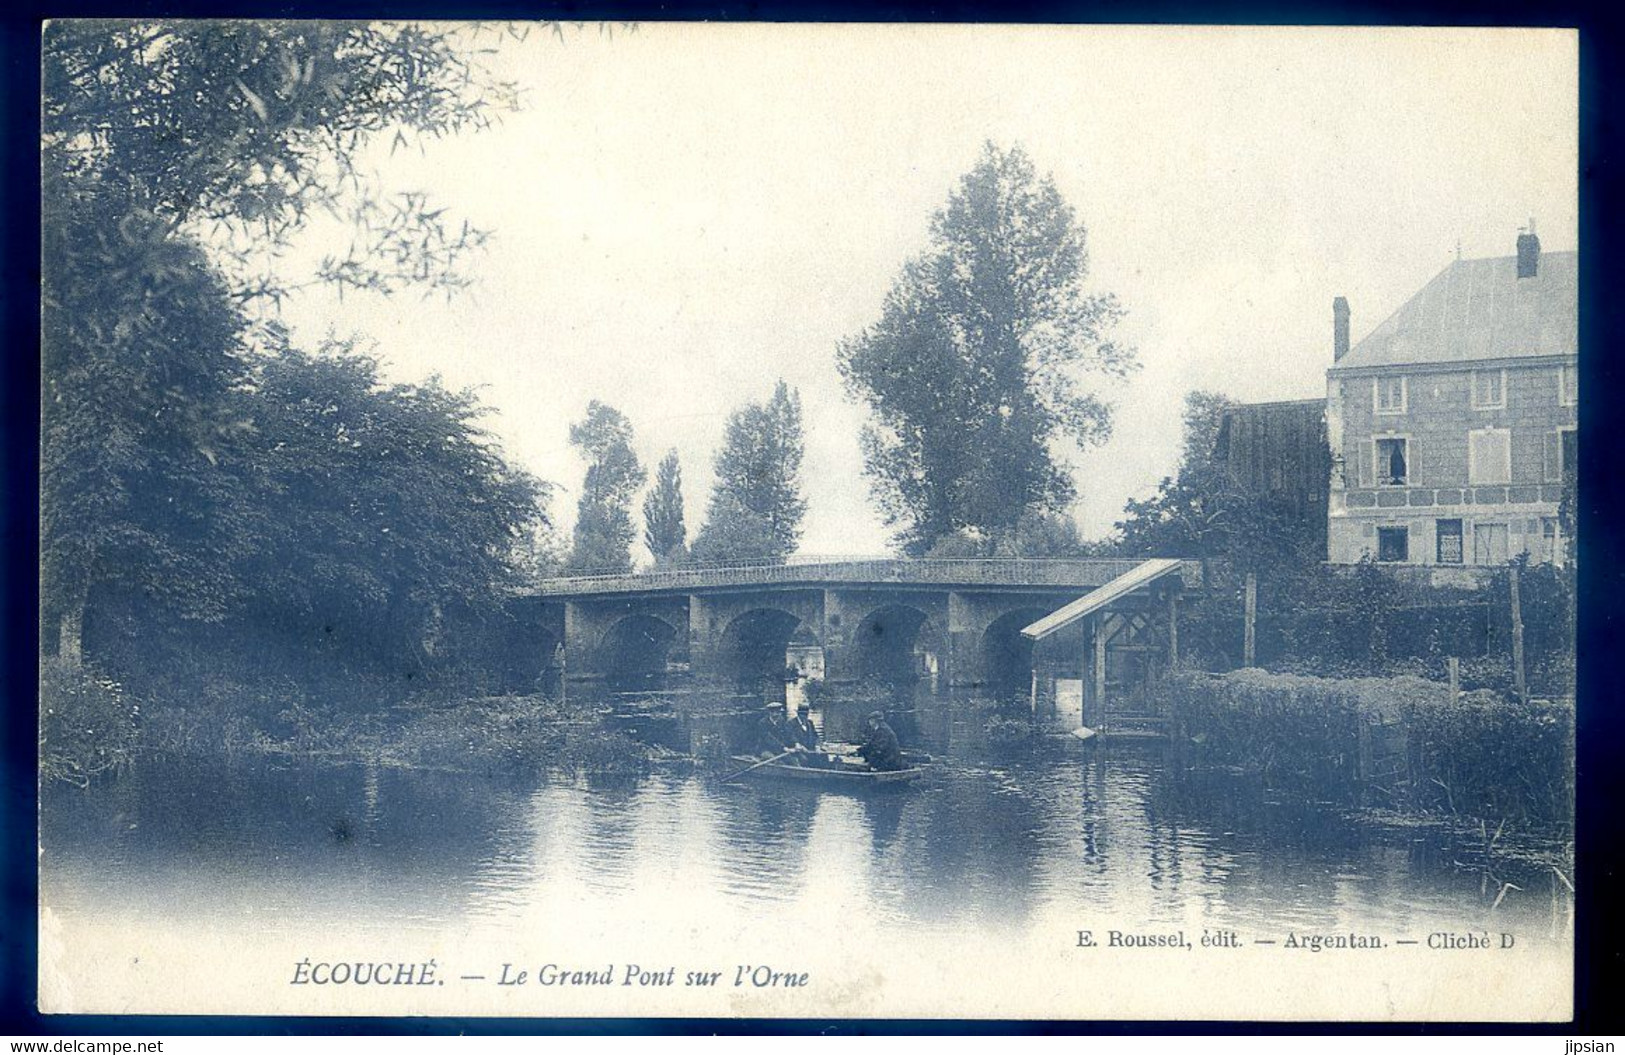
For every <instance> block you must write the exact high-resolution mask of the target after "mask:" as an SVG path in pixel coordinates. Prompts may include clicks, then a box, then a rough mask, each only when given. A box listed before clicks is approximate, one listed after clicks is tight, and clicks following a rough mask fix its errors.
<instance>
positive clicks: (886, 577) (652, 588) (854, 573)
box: [521, 558, 1201, 598]
mask: <svg viewBox="0 0 1625 1055" xmlns="http://www.w3.org/2000/svg"><path fill="white" fill-rule="evenodd" d="M1141 563H1142V561H1140V560H1138V559H1133V558H1130V559H1106V558H1102V559H1091V560H1025V559H1020V558H982V559H973V558H957V559H951V560H907V559H901V558H899V559H885V560H846V561H812V562H804V563H791V564H767V563H750V562H741V563H737V564H715V565H701V566H689V567H684V568H664V569H659V570H655V571H647V572H640V573H633V574H615V575H577V576H571V577H568V578H560V579H544V580H542V581H541V582H539V583H537V584H536V585H534V586H532V587H530V588H529V589H526V590H523V591H521V592H522V593H524V594H526V595H529V596H533V597H559V598H568V597H586V596H603V595H605V594H646V593H664V592H676V591H692V590H707V589H730V588H738V587H751V586H770V587H772V586H779V587H796V586H805V587H823V586H830V585H839V584H896V585H910V586H942V587H955V588H960V589H974V588H976V587H986V588H1005V589H1008V588H1021V587H1069V588H1070V587H1075V588H1078V589H1093V588H1095V587H1098V586H1103V585H1105V584H1106V583H1108V582H1110V581H1111V580H1113V579H1115V578H1117V577H1118V576H1119V575H1123V574H1125V573H1126V572H1129V571H1131V570H1133V569H1134V568H1135V567H1137V566H1138V565H1140V564H1141ZM1181 577H1182V578H1183V579H1184V580H1185V583H1186V585H1187V586H1195V585H1197V584H1199V583H1200V581H1201V564H1200V562H1198V561H1185V562H1184V567H1183V568H1182V569H1181Z"/></svg>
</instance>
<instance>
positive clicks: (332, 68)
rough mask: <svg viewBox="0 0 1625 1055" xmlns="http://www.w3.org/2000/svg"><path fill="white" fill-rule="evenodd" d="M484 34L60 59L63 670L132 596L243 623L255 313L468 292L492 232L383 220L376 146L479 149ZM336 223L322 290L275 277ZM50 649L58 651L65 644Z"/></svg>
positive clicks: (119, 30)
mask: <svg viewBox="0 0 1625 1055" xmlns="http://www.w3.org/2000/svg"><path fill="white" fill-rule="evenodd" d="M480 50H481V49H480V48H479V47H477V46H475V45H474V42H472V41H471V40H470V39H469V37H468V36H467V34H466V31H463V30H460V29H452V28H446V27H421V26H413V25H377V24H371V23H358V22H344V23H337V22H335V23H311V22H299V23H295V22H275V21H268V20H266V21H254V22H224V21H147V22H123V21H120V22H114V21H102V20H68V21H59V22H53V23H51V24H49V25H48V26H47V27H46V29H45V32H44V34H43V38H42V58H41V75H42V104H41V117H42V136H41V180H42V197H41V212H42V215H41V220H42V240H43V257H42V263H43V269H42V299H43V306H44V309H43V320H42V332H41V337H42V358H41V361H42V368H43V373H44V391H43V397H44V398H43V409H42V421H41V456H40V460H41V495H40V499H41V528H42V539H41V543H42V548H41V580H42V588H43V600H44V602H45V605H44V607H45V608H46V614H47V617H48V621H49V624H50V625H53V626H55V627H56V628H57V629H58V631H59V632H58V634H57V635H56V637H57V639H58V640H57V647H58V648H60V650H61V652H62V654H63V655H64V656H66V657H67V658H69V659H70V660H73V659H76V658H77V657H78V655H79V652H80V630H81V628H82V626H83V625H84V622H85V619H84V613H85V610H86V606H87V604H88V603H89V602H90V600H91V598H93V597H94V596H95V594H96V593H97V591H98V590H102V589H115V590H118V589H123V590H126V591H130V592H135V593H138V594H140V595H142V596H143V597H145V598H146V599H147V602H148V603H149V604H150V605H151V606H154V608H155V610H158V611H161V612H163V613H165V614H166V615H168V616H173V617H176V618H181V619H188V620H198V621H205V622H209V621H218V620H221V619H223V618H225V616H226V614H227V613H228V612H229V611H230V610H231V607H232V605H233V604H234V603H235V602H237V601H240V600H241V599H243V598H244V597H245V596H247V593H248V588H247V586H246V584H244V583H243V582H241V581H238V580H237V579H236V578H235V577H234V570H233V569H234V568H237V567H239V566H240V565H238V564H236V563H234V561H235V560H236V558H238V557H241V556H243V555H244V554H247V553H249V552H251V551H253V550H254V549H255V548H256V547H258V546H260V545H261V541H262V540H260V539H257V538H256V537H255V536H254V534H253V531H252V527H253V525H252V524H251V522H250V521H251V518H247V517H245V516H244V515H242V513H241V511H242V510H243V509H244V508H246V502H245V498H246V496H245V492H244V491H243V488H244V487H245V486H248V483H247V481H249V480H250V479H251V478H252V475H253V474H252V473H251V472H249V471H248V470H247V469H245V468H244V467H243V465H242V464H241V463H242V460H243V459H242V458H240V457H239V455H240V454H241V453H242V452H243V450H244V449H245V448H251V447H252V446H253V444H254V442H255V437H256V436H259V435H262V432H260V430H259V429H258V426H257V425H256V417H257V410H258V405H257V404H255V403H254V402H253V401H252V400H246V401H245V400H243V399H239V398H237V396H238V395H239V394H240V393H241V392H242V391H243V390H244V389H245V388H246V387H251V385H252V376H253V372H254V364H253V360H254V358H255V357H256V356H257V355H259V354H263V350H264V347H265V346H266V345H267V344H271V343H274V341H273V340H267V337H266V335H265V334H264V333H257V332H255V329H254V327H253V326H252V325H251V320H250V317H249V315H248V314H247V313H246V311H245V304H246V303H247V302H249V301H251V300H254V299H256V298H257V297H261V296H264V297H270V298H273V299H274V298H278V297H280V296H282V295H284V294H285V293H287V292H288V291H289V289H290V288H292V287H293V286H295V285H298V284H300V283H302V282H304V281H307V280H308V281H326V282H331V283H337V284H339V285H340V286H341V287H342V286H348V287H360V288H367V289H372V290H379V291H383V292H388V291H391V290H394V289H398V288H401V287H402V286H403V285H406V284H416V285H419V286H428V287H431V288H432V287H443V288H447V289H450V288H454V287H456V286H458V285H461V284H463V283H465V282H466V281H467V278H466V275H464V274H463V272H462V271H461V269H460V265H461V263H462V260H463V258H464V256H465V254H466V253H467V251H468V250H471V249H473V248H476V247H477V246H478V244H479V242H480V241H481V239H482V237H483V236H482V235H481V233H480V232H478V231H475V230H471V229H469V228H467V227H466V226H460V225H458V224H456V223H455V222H453V221H452V220H451V218H450V217H449V216H445V215H443V214H442V212H441V211H439V210H436V209H433V208H431V207H430V206H429V205H428V204H427V203H425V202H424V201H423V200H422V199H421V198H396V199H394V200H387V199H385V198H384V197H383V196H382V195H381V193H380V192H379V191H378V190H377V189H376V188H373V187H371V186H369V185H368V183H367V182H366V181H365V180H364V179H362V178H361V177H360V175H359V174H358V171H357V170H356V169H355V168H354V166H353V164H352V162H353V160H354V158H355V157H356V154H357V152H358V151H359V150H360V149H361V148H362V147H363V146H364V145H365V144H366V142H367V141H368V140H369V139H370V138H372V137H374V136H377V135H381V134H392V135H393V136H394V137H395V140H396V141H397V142H398V143H403V142H407V141H408V140H409V139H410V138H411V137H415V136H421V135H430V136H435V135H443V134H447V133H450V132H453V131H456V130H457V129H460V128H467V127H477V126H479V125H481V124H483V123H485V122H486V121H487V120H488V119H489V113H490V111H491V108H492V107H493V105H506V104H508V103H509V102H511V98H512V96H511V94H510V92H509V88H508V86H507V85H505V84H504V83H502V82H500V81H498V80H496V79H495V78H493V77H491V76H490V75H489V74H487V73H486V72H485V70H484V69H483V68H482V67H481V66H480V64H479V63H480V60H479V52H480ZM315 211H323V212H336V213H339V214H341V215H348V216H349V217H350V218H352V219H353V220H355V221H356V227H355V230H356V232H357V238H356V239H355V241H354V242H353V245H352V249H351V251H350V252H349V253H347V254H344V255H342V256H339V257H334V258H330V259H328V260H326V261H324V262H323V263H322V265H321V266H320V268H319V274H317V275H314V276H293V277H288V276H283V277H281V278H277V277H271V276H270V275H268V274H266V273H265V272H266V270H267V262H269V261H271V260H272V259H273V258H274V257H275V256H276V254H277V253H278V251H279V250H280V249H282V248H283V247H285V246H286V245H288V244H289V242H290V240H291V239H292V237H293V236H294V234H296V233H297V232H298V231H299V230H300V229H301V228H302V227H303V226H304V224H305V221H306V219H307V217H308V216H309V215H311V214H312V213H313V212H315ZM48 647H49V642H48Z"/></svg>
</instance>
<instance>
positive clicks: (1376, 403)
mask: <svg viewBox="0 0 1625 1055" xmlns="http://www.w3.org/2000/svg"><path fill="white" fill-rule="evenodd" d="M1408 387H1409V386H1408V385H1406V384H1405V379H1404V378H1403V377H1378V378H1373V379H1372V397H1371V400H1372V405H1373V408H1374V409H1375V411H1376V413H1378V414H1403V413H1405V404H1406V396H1408V395H1409V392H1408V391H1407V389H1408Z"/></svg>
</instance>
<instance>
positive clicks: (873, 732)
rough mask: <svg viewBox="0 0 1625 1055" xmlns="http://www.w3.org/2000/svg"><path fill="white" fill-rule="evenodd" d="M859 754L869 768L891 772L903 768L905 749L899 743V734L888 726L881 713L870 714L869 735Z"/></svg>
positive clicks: (860, 747) (872, 712)
mask: <svg viewBox="0 0 1625 1055" xmlns="http://www.w3.org/2000/svg"><path fill="white" fill-rule="evenodd" d="M858 754H859V755H861V756H862V757H863V760H864V761H865V762H867V763H869V768H870V769H874V770H880V771H890V770H897V769H902V768H903V748H902V745H900V744H899V743H898V742H897V733H896V732H894V731H893V730H892V727H891V726H890V725H887V724H886V716H885V715H884V714H882V713H881V712H879V711H870V712H869V735H868V738H867V739H866V740H864V741H863V743H862V744H861V745H860V746H859V747H858Z"/></svg>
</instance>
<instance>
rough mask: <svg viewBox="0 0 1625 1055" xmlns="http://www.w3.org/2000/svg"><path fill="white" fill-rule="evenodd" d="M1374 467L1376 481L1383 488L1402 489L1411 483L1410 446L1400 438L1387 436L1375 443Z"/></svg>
mask: <svg viewBox="0 0 1625 1055" xmlns="http://www.w3.org/2000/svg"><path fill="white" fill-rule="evenodd" d="M1374 444H1375V448H1376V449H1375V452H1374V459H1375V460H1374V461H1373V463H1372V464H1373V465H1374V466H1375V468H1376V473H1375V475H1376V480H1377V483H1378V484H1379V485H1380V486H1383V487H1401V486H1404V485H1405V484H1406V483H1408V482H1409V481H1410V478H1411V471H1410V461H1411V459H1410V453H1411V452H1410V444H1409V443H1408V442H1407V441H1406V440H1404V439H1403V438H1401V437H1398V436H1385V437H1381V438H1379V439H1377V440H1375V441H1374Z"/></svg>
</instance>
